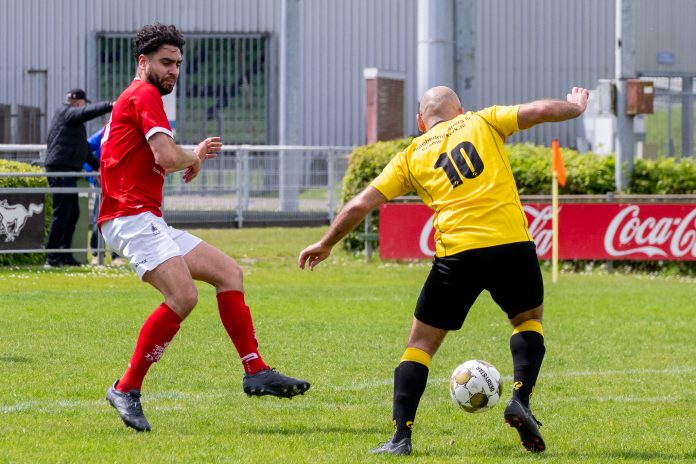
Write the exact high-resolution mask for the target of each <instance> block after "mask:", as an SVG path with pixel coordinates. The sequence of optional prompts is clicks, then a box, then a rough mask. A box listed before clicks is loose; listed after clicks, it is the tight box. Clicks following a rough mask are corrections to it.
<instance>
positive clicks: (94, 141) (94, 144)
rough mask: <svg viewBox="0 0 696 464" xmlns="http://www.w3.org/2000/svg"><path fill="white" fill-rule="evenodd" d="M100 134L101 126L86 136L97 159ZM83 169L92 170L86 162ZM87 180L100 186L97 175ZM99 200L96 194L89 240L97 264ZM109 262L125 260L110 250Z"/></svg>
mask: <svg viewBox="0 0 696 464" xmlns="http://www.w3.org/2000/svg"><path fill="white" fill-rule="evenodd" d="M102 135H104V128H103V127H102V128H101V129H99V130H98V131H97V132H95V133H94V134H92V135H90V136H89V137H88V138H87V143H88V144H89V149H90V151H91V152H92V153H93V154H94V157H95V158H96V159H97V161H98V160H99V157H100V155H101V139H102ZM83 169H84V170H85V171H86V172H92V171H93V169H92V166H90V165H89V164H87V163H85V164H84V166H83ZM87 180H88V181H89V183H90V184H92V186H93V187H99V186H100V183H99V178H98V177H88V178H87ZM100 200H101V195H100V194H97V197H96V198H95V200H94V212H93V214H92V237H91V238H90V240H89V247H90V248H91V249H92V265H98V264H99V256H97V252H96V251H95V250H96V249H97V248H98V247H99V233H100V232H99V227H97V218H98V217H99V203H100ZM111 264H112V265H114V266H125V265H126V261H125V260H124V259H123V258H121V257H120V256H119V255H118V254H116V253H114V252H113V251H112V252H111Z"/></svg>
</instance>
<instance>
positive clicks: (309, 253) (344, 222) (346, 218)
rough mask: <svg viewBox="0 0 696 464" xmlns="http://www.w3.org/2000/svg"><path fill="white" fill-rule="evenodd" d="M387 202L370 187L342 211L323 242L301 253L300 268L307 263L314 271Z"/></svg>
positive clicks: (322, 239) (377, 191)
mask: <svg viewBox="0 0 696 464" xmlns="http://www.w3.org/2000/svg"><path fill="white" fill-rule="evenodd" d="M385 201H387V199H386V198H385V196H384V195H382V193H381V192H380V191H379V190H377V189H376V188H374V187H372V186H368V187H367V188H366V189H365V190H363V191H362V192H360V193H359V194H358V195H357V196H356V197H355V198H353V199H352V200H350V201H349V202H348V203H347V204H346V205H345V206H344V207H343V209H341V212H340V213H338V216H336V219H334V222H333V223H332V224H331V227H329V230H327V231H326V233H325V234H324V236H323V237H322V238H321V240H319V241H318V242H317V243H315V244H313V245H310V246H308V247H307V248H305V249H304V250H302V251H301V252H300V257H299V258H298V260H297V264H298V266H300V268H302V269H304V268H305V263H307V262H309V269H310V270H313V269H314V266H316V265H317V264H319V263H320V262H322V261H324V260H325V259H326V258H328V257H329V255H330V254H331V249H332V248H333V247H334V246H335V245H336V244H337V243H338V242H339V241H340V240H341V239H342V238H343V237H345V236H346V235H347V234H348V233H349V232H350V231H351V230H353V229H355V227H357V225H358V224H360V221H362V220H363V218H364V217H365V216H367V213H369V212H370V211H372V210H373V209H375V208H377V207H379V205H381V204H382V203H384V202H385Z"/></svg>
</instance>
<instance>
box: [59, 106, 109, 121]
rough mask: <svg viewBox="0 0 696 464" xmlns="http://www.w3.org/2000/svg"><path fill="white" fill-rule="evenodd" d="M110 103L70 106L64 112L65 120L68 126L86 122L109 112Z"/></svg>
mask: <svg viewBox="0 0 696 464" xmlns="http://www.w3.org/2000/svg"><path fill="white" fill-rule="evenodd" d="M111 108H113V104H112V103H111V102H99V103H89V104H87V105H85V106H82V107H77V106H71V107H70V108H68V110H67V111H66V112H65V120H66V121H67V122H69V123H70V124H78V123H83V122H87V121H89V120H90V119H94V118H96V117H97V116H101V115H102V114H106V113H108V112H109V111H111Z"/></svg>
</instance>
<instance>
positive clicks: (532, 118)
mask: <svg viewBox="0 0 696 464" xmlns="http://www.w3.org/2000/svg"><path fill="white" fill-rule="evenodd" d="M582 112H583V109H582V108H580V107H579V106H578V105H576V104H575V103H570V102H566V101H563V100H538V101H534V102H530V103H525V104H524V105H522V106H520V109H519V112H518V114H517V119H518V123H519V126H520V129H528V128H530V127H532V126H535V125H537V124H541V123H544V122H561V121H567V120H568V119H573V118H577V117H578V116H580V115H581V114H582Z"/></svg>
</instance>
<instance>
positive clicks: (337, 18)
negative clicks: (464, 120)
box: [0, 0, 614, 145]
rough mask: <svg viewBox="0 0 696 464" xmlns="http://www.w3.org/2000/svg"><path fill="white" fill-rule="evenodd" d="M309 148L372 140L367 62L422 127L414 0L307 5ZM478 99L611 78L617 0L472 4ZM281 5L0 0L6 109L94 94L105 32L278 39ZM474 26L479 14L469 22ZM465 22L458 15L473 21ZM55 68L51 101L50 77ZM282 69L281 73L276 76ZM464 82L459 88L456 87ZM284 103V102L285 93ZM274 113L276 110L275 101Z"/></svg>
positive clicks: (302, 114) (51, 105) (262, 0)
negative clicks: (157, 30)
mask: <svg viewBox="0 0 696 464" xmlns="http://www.w3.org/2000/svg"><path fill="white" fill-rule="evenodd" d="M300 1H301V13H300V15H301V20H300V21H301V25H300V27H301V42H302V43H301V45H300V46H301V53H300V55H301V60H302V71H301V72H302V76H301V79H300V81H301V82H302V89H301V94H302V98H301V101H302V105H301V107H300V108H298V109H297V117H298V118H300V119H301V120H302V121H303V129H302V137H303V142H304V143H306V144H322V145H357V144H361V143H363V141H364V139H365V124H364V111H365V102H364V100H365V95H364V82H363V77H362V72H363V69H364V68H366V67H377V68H380V69H383V70H387V71H394V72H399V73H403V74H404V75H405V105H404V108H405V116H404V118H405V120H404V127H405V133H406V134H414V133H415V132H416V124H415V113H416V111H417V99H418V96H417V95H415V92H416V74H417V72H416V71H417V17H416V13H417V0H300ZM454 1H455V2H458V3H461V4H465V5H469V4H473V6H472V8H471V9H473V10H474V11H468V10H469V8H467V9H465V10H463V9H462V8H459V9H458V10H457V11H458V15H462V14H473V15H475V24H476V33H475V38H474V42H475V47H474V55H475V58H474V62H475V78H474V79H473V81H472V86H473V89H474V92H473V95H474V96H475V97H474V99H473V102H467V105H469V104H471V108H468V109H477V108H481V107H484V106H488V105H490V104H494V103H499V104H514V103H519V102H524V101H528V100H533V99H537V98H545V97H551V98H565V94H566V93H567V91H568V89H569V88H570V87H571V86H573V85H580V86H586V87H594V86H595V83H596V80H597V79H599V78H610V77H612V76H613V72H614V71H613V66H614V65H613V63H614V48H613V41H614V0H583V1H582V2H578V1H577V0H486V1H481V0H473V1H470V0H469V1H463V0H454ZM281 2H282V0H188V1H185V0H147V1H141V0H0V104H6V103H10V104H12V105H13V108H14V109H15V110H16V105H18V104H24V105H33V106H39V107H43V105H44V99H45V100H46V101H47V104H48V114H49V120H50V117H51V116H52V114H53V112H54V111H55V109H56V108H57V107H58V105H60V104H61V102H62V100H63V96H64V93H65V91H66V90H67V89H69V88H72V87H83V88H85V89H86V90H87V92H88V94H92V95H94V94H95V92H96V83H95V82H94V79H96V77H95V76H96V74H95V72H94V58H93V57H94V54H95V44H96V42H95V41H96V34H97V33H98V32H133V31H135V30H136V29H138V28H139V27H140V26H142V25H143V24H146V23H149V22H154V21H159V22H162V23H171V24H176V25H177V26H178V27H179V28H180V29H182V30H183V31H184V32H185V33H186V32H189V33H192V32H198V33H200V32H206V33H212V32H226V33H231V32H264V33H270V34H271V35H272V37H274V40H275V43H276V46H275V47H274V50H275V60H274V62H275V64H276V66H277V64H278V56H279V50H280V48H279V46H277V40H278V37H279V36H280V31H281V28H282V17H281V9H282V3H281ZM464 19H470V18H464ZM464 19H463V18H453V21H456V23H459V24H464V23H465V22H464ZM29 69H39V70H41V69H47V70H48V87H47V88H48V95H47V96H46V97H44V94H43V82H44V81H43V79H44V75H43V74H40V73H35V74H29V73H28V70H29ZM276 74H277V73H276ZM458 85H461V83H459V84H458ZM278 98H282V95H280V96H278ZM276 110H277V106H276ZM579 129H580V124H579V123H575V122H574V123H564V124H561V125H558V126H550V125H547V126H542V127H540V128H536V129H532V130H531V131H529V132H525V133H523V134H521V135H517V136H515V139H514V140H531V141H534V142H536V143H548V142H549V141H550V139H551V138H554V137H558V138H559V139H561V142H562V143H563V144H564V145H575V141H576V137H577V136H578V134H579Z"/></svg>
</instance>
